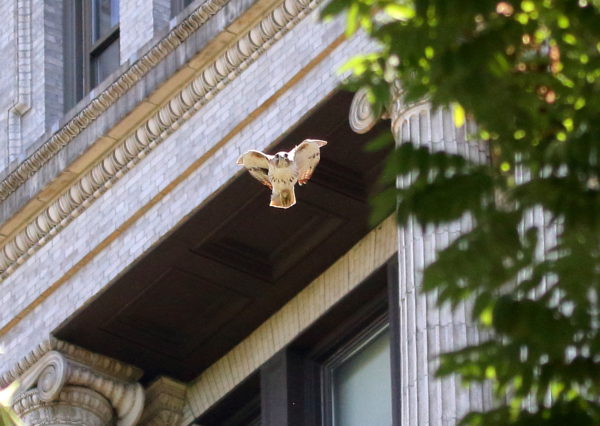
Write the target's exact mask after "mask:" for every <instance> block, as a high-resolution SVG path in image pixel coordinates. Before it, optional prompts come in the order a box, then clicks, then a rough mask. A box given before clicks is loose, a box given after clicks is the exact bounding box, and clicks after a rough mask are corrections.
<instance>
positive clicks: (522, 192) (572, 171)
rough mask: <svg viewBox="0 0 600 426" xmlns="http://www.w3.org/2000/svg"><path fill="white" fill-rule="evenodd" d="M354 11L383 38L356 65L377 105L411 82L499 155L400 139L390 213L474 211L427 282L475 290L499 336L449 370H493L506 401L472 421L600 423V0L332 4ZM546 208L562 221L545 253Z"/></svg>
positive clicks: (462, 293) (487, 373)
mask: <svg viewBox="0 0 600 426" xmlns="http://www.w3.org/2000/svg"><path fill="white" fill-rule="evenodd" d="M341 12H347V33H348V34H349V35H350V34H352V33H354V32H355V31H357V30H358V29H362V30H363V31H365V32H366V33H367V34H368V35H369V36H370V37H372V38H374V39H375V40H377V41H378V42H379V43H380V50H378V51H377V52H374V53H368V54H366V55H362V56H358V57H355V58H353V59H352V60H351V61H350V62H349V63H348V65H347V67H348V68H350V69H352V71H353V78H352V84H353V85H354V86H355V87H360V86H366V87H368V88H369V90H370V95H371V100H372V102H373V104H374V106H375V107H376V108H381V107H383V106H385V105H387V104H388V102H389V97H390V95H389V94H390V85H392V84H393V83H394V82H395V81H401V84H402V88H403V90H404V95H403V96H404V97H405V99H406V101H407V102H411V101H416V100H419V99H422V98H427V99H429V100H430V101H431V102H432V104H433V105H434V106H435V107H439V106H452V108H453V111H454V118H455V124H456V125H458V126H460V125H462V124H463V122H464V120H465V117H469V118H472V119H473V120H474V121H475V122H476V123H477V124H478V129H479V130H478V132H479V134H478V135H477V136H478V137H479V139H480V140H481V141H482V142H481V143H485V144H487V145H488V147H489V152H490V156H491V160H490V162H489V163H488V164H474V163H471V162H469V161H467V160H465V159H464V158H461V157H460V156H456V155H450V154H444V153H432V152H430V151H428V150H427V149H425V148H418V147H415V146H414V145H412V144H410V143H408V144H403V145H401V146H399V147H397V148H396V150H395V151H394V152H393V153H392V154H391V155H390V158H389V164H388V167H387V169H386V173H384V180H385V181H387V183H388V184H389V185H391V189H388V190H385V191H383V192H382V193H381V194H380V196H379V197H378V199H377V200H376V209H375V214H376V215H377V214H379V215H381V214H383V213H382V212H385V211H386V208H389V207H390V206H393V205H394V204H396V203H397V204H396V205H397V213H398V220H399V222H400V223H401V224H405V223H406V221H407V219H408V218H409V217H414V218H416V220H417V221H418V222H419V223H421V224H422V225H423V226H426V225H427V226H435V225H438V224H442V223H449V222H452V221H454V220H457V219H458V218H460V217H462V216H463V215H465V214H468V215H470V216H471V217H472V218H473V221H474V226H473V228H472V230H471V231H470V232H468V233H466V234H465V235H463V236H461V237H460V238H458V239H457V240H456V241H454V242H453V243H452V244H451V245H450V246H449V247H448V248H446V249H445V250H443V251H441V252H440V253H438V258H437V261H435V262H434V263H433V264H431V265H430V266H428V267H427V268H426V270H425V271H424V278H423V280H424V282H423V290H424V291H428V292H431V291H433V290H436V291H437V293H438V294H439V300H438V302H439V304H443V303H450V304H452V305H454V306H456V304H457V303H459V302H461V301H463V300H465V299H469V300H470V301H471V302H472V303H473V306H474V309H473V314H472V315H473V320H474V321H475V322H476V323H477V324H478V325H479V326H480V327H481V328H483V329H486V330H488V331H489V332H490V335H491V336H493V337H492V338H490V339H489V340H488V341H486V342H484V343H482V344H479V345H477V346H471V347H468V348H466V349H464V350H460V351H458V352H455V353H451V354H446V355H444V356H442V358H441V367H440V369H439V371H438V374H440V375H447V374H452V373H458V374H460V375H461V376H462V379H463V380H464V381H466V382H478V381H484V380H491V381H492V382H493V384H494V390H495V393H496V395H497V396H499V397H500V398H499V405H498V406H497V407H496V408H494V409H492V410H491V411H488V412H485V413H470V414H469V415H467V416H466V417H465V418H464V419H463V420H462V422H463V424H473V425H475V424H477V425H505V424H513V425H517V424H518V425H536V424H556V425H565V424H590V425H591V424H600V314H599V311H600V305H599V304H600V183H599V181H600V176H599V175H600V0H579V1H577V0H523V1H497V0H495V1H490V0H413V1H410V0H333V1H331V2H330V3H329V4H328V5H327V6H326V8H325V9H324V10H323V12H322V13H323V17H324V18H326V19H327V18H330V17H332V16H334V15H337V14H339V13H341ZM519 170H521V171H524V172H526V173H525V174H524V175H525V178H522V179H520V178H519V176H518V173H515V171H519ZM409 174H412V175H413V176H414V179H413V181H412V184H411V185H410V186H408V187H405V188H401V189H398V188H396V187H395V179H396V176H404V175H409ZM431 206H436V208H431ZM532 209H540V210H542V209H543V211H544V213H545V216H546V219H547V220H546V223H547V224H548V225H549V226H550V227H551V228H552V227H554V229H555V231H556V242H555V244H553V245H552V247H549V248H547V249H546V252H545V253H544V254H543V255H540V253H539V251H540V248H541V247H542V245H541V244H540V239H541V237H542V235H541V232H542V229H541V228H540V226H536V225H535V224H531V222H527V220H526V217H527V215H529V214H530V213H531V211H532ZM528 223H529V224H528ZM538 225H539V224H538ZM524 401H529V403H528V404H527V405H526V404H524V403H523V402H524ZM526 407H527V408H526Z"/></svg>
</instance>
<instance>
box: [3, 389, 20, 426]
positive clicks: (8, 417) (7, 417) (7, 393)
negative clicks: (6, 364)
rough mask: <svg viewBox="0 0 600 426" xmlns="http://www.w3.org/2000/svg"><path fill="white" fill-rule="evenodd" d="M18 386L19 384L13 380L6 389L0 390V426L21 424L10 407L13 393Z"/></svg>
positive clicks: (18, 425)
mask: <svg viewBox="0 0 600 426" xmlns="http://www.w3.org/2000/svg"><path fill="white" fill-rule="evenodd" d="M18 386H19V384H18V383H17V382H14V383H13V384H12V385H10V386H9V387H7V388H6V389H2V390H0V426H21V425H22V424H23V422H22V421H21V420H20V419H19V418H18V417H17V415H16V414H15V413H14V412H13V410H12V409H11V407H10V405H11V402H12V397H13V394H14V392H15V391H16V390H17V388H18Z"/></svg>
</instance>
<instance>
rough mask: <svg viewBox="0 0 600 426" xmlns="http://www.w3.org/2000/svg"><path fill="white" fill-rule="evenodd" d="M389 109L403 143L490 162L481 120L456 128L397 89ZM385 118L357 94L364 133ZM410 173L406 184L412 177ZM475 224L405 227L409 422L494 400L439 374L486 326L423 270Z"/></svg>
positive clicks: (448, 420)
mask: <svg viewBox="0 0 600 426" xmlns="http://www.w3.org/2000/svg"><path fill="white" fill-rule="evenodd" d="M394 98H395V99H394V101H393V103H392V105H390V107H389V108H388V110H389V111H388V112H387V113H388V114H389V116H390V118H391V120H392V123H391V126H392V132H393V134H394V138H395V140H396V143H398V144H400V143H403V142H407V141H411V142H412V143H415V144H417V145H419V146H428V147H430V148H431V149H432V150H434V151H445V152H449V153H454V154H460V155H463V156H465V157H466V158H469V159H471V160H473V161H477V162H483V161H487V153H486V151H485V147H484V146H483V145H481V144H479V143H477V141H473V140H469V138H468V134H469V133H472V131H473V130H474V126H473V124H472V123H468V124H467V125H466V126H463V127H461V128H456V127H455V126H454V120H453V117H452V112H451V111H450V110H448V109H438V110H433V109H432V108H431V105H430V104H429V103H428V102H425V101H423V102H419V103H416V104H412V105H406V104H405V103H404V102H403V101H402V98H401V96H400V90H396V93H395V96H394ZM378 119H379V117H378V114H375V113H374V112H373V111H372V110H371V108H370V107H369V105H368V101H367V99H366V96H365V92H364V91H359V92H358V93H357V95H356V96H355V99H354V102H353V105H352V108H351V113H350V124H351V127H352V128H353V130H354V131H356V132H358V133H364V132H366V131H368V130H369V129H370V128H371V127H373V125H374V124H375V123H376V121H377V120H378ZM409 179H410V178H404V179H402V180H399V182H398V185H400V186H402V185H407V184H409V183H410V182H409ZM470 227H471V221H470V219H469V218H468V217H465V218H463V219H461V220H460V221H457V222H455V223H452V224H449V225H446V226H440V227H437V228H435V229H434V228H433V227H431V228H428V229H423V228H422V227H420V226H419V225H418V224H417V223H416V221H414V220H410V221H409V222H408V224H407V225H406V226H403V227H400V228H399V230H398V271H399V277H398V282H399V300H398V301H397V302H398V303H399V305H400V309H399V312H400V351H399V352H400V358H401V369H400V375H401V379H400V382H401V385H400V386H401V396H400V399H401V401H400V406H401V425H402V426H420V425H436V426H437V425H454V424H456V423H457V421H458V420H459V419H460V418H461V417H462V416H463V415H464V414H465V413H467V412H468V411H471V410H483V409H486V408H489V407H490V405H491V393H490V392H489V389H488V388H487V387H483V386H475V385H473V386H471V387H470V388H465V387H463V386H462V385H461V383H460V379H459V378H457V377H449V378H445V379H443V380H440V379H437V378H436V377H435V371H436V369H437V367H438V365H439V363H438V361H437V359H436V356H437V355H438V354H440V353H444V352H449V351H453V350H456V349H460V348H462V347H464V346H466V345H468V344H475V343H477V342H478V341H479V339H480V332H479V331H478V329H477V328H476V327H475V326H474V325H473V324H472V323H470V316H469V315H470V309H469V306H468V305H466V304H465V305H460V306H459V307H458V308H457V309H455V310H454V311H451V310H450V309H449V308H447V307H446V308H439V307H437V306H436V303H435V302H436V295H435V294H427V295H425V294H422V293H421V292H420V288H419V287H420V285H421V282H422V271H423V269H424V267H425V266H427V265H428V264H430V263H431V262H432V261H433V260H434V259H435V253H436V252H437V251H438V250H441V249H443V248H445V247H447V245H448V244H449V243H450V242H451V241H452V240H454V239H455V238H456V237H458V236H459V235H460V234H462V233H463V232H465V231H468V230H469V229H470Z"/></svg>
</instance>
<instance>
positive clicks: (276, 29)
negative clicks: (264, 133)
mask: <svg viewBox="0 0 600 426" xmlns="http://www.w3.org/2000/svg"><path fill="white" fill-rule="evenodd" d="M317 5H318V2H317V1H310V0H285V1H284V2H283V3H282V4H280V5H279V6H277V7H275V8H274V9H273V10H272V11H271V12H270V13H269V14H267V16H266V17H264V18H263V19H262V20H261V21H260V22H259V23H258V24H257V25H255V26H253V27H252V28H251V29H250V30H249V31H247V32H245V34H244V35H243V36H242V37H241V38H239V39H238V40H237V41H235V42H234V43H233V44H232V45H231V46H230V47H228V48H227V49H226V50H225V52H224V53H222V54H221V55H219V56H218V57H217V58H216V60H214V61H212V62H211V63H210V64H209V65H207V66H206V67H205V68H203V70H202V72H200V73H199V75H198V76H197V77H195V78H194V79H193V80H192V81H191V83H189V84H187V85H186V86H185V87H183V89H181V90H179V91H178V92H177V93H176V95H175V96H173V97H171V99H170V100H169V101H168V102H166V103H165V104H164V105H163V106H162V107H160V108H159V109H158V111H157V112H155V113H154V114H153V115H152V116H151V117H150V118H149V119H148V120H145V121H144V122H143V124H142V125H141V126H139V127H138V128H137V129H136V130H135V131H134V132H133V133H132V134H130V135H129V136H128V137H126V138H125V139H124V140H123V141H122V142H120V143H118V144H117V146H116V147H115V148H114V149H111V150H110V151H109V152H108V154H106V155H105V156H104V157H103V158H102V159H101V160H100V161H99V162H98V163H96V164H95V165H93V166H92V167H91V168H90V169H89V170H87V171H86V172H84V173H83V175H82V176H81V177H80V178H79V179H77V180H76V181H75V183H74V184H72V185H70V187H68V188H67V189H66V190H65V191H63V192H62V193H61V194H60V195H59V196H57V197H56V198H55V199H54V200H53V201H51V202H50V203H49V205H47V206H46V207H44V208H43V210H42V211H41V212H39V213H38V214H36V215H35V216H34V217H32V218H31V219H30V220H29V221H28V222H27V223H25V224H24V225H23V226H22V227H21V228H20V230H19V231H17V232H15V233H13V234H12V235H11V236H9V237H7V239H6V240H5V242H4V244H3V246H2V248H1V249H0V278H2V279H4V278H6V277H7V276H8V275H9V274H11V273H12V272H14V270H15V269H16V268H17V267H18V266H19V265H20V264H22V263H23V262H25V260H26V259H27V258H28V257H29V256H31V255H32V254H33V253H35V251H37V250H38V249H39V248H40V247H41V246H42V245H44V244H45V243H46V242H47V241H48V240H49V239H51V238H52V237H53V236H54V235H56V233H57V232H59V231H60V230H61V229H62V228H64V227H65V226H66V225H68V224H69V223H70V222H71V221H72V220H73V219H74V218H76V217H77V216H79V215H80V214H81V213H82V212H83V211H84V210H85V209H87V207H89V206H90V205H91V203H92V202H93V201H94V200H96V199H97V198H99V197H100V196H101V195H102V194H103V193H104V192H105V191H106V190H107V189H108V188H110V187H111V186H112V185H113V184H114V183H115V182H116V181H117V180H118V179H120V178H121V177H122V176H123V175H124V174H125V173H127V171H128V170H130V169H131V168H133V167H135V165H136V164H137V163H138V162H139V161H140V160H141V159H143V158H144V157H145V156H146V155H148V153H149V152H150V151H152V150H153V149H154V148H156V146H157V145H158V144H159V143H161V142H162V141H163V140H165V139H166V138H167V137H168V136H169V135H170V134H171V133H172V132H174V131H175V130H176V129H178V128H179V127H180V126H181V124H182V123H183V122H185V121H187V120H188V119H189V118H190V117H191V116H192V115H193V114H195V112H196V111H198V110H199V109H200V108H202V106H203V105H204V104H206V103H207V102H208V101H210V100H211V99H212V98H213V97H214V96H216V94H217V93H218V92H220V91H221V90H222V89H223V88H224V87H225V86H226V85H227V84H228V83H229V82H231V81H232V80H233V79H235V78H236V77H237V75H239V74H240V73H241V72H242V71H243V70H244V69H246V68H247V67H248V66H249V65H250V64H251V63H252V62H254V61H255V60H256V59H257V58H258V57H259V56H260V55H261V54H262V53H263V52H264V51H265V50H266V49H268V48H269V47H270V46H271V45H272V44H273V43H274V42H275V41H277V40H278V39H279V38H281V37H282V36H283V34H285V33H286V32H287V31H288V30H290V29H291V28H293V27H294V26H295V25H296V24H297V23H298V22H299V21H300V20H301V19H303V18H304V17H305V16H306V15H307V13H308V12H309V11H311V10H313V9H314V8H316V7H317Z"/></svg>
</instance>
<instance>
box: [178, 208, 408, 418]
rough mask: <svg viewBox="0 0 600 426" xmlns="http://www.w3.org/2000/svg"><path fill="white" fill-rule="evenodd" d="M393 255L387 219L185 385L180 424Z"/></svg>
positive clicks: (393, 230)
mask: <svg viewBox="0 0 600 426" xmlns="http://www.w3.org/2000/svg"><path fill="white" fill-rule="evenodd" d="M397 249H398V233H397V225H396V221H395V218H394V217H389V218H388V219H386V220H385V221H384V222H383V223H382V224H380V225H379V226H378V227H377V228H376V229H374V230H372V231H371V232H370V233H369V234H367V236H365V237H364V238H363V239H362V240H360V241H359V242H358V243H357V244H356V245H355V246H354V247H353V248H352V249H351V250H350V251H348V252H347V253H346V254H345V255H344V256H342V257H341V258H340V259H339V260H338V261H337V262H336V263H334V264H333V265H332V266H331V267H330V268H329V269H327V270H326V271H325V272H324V273H323V274H321V275H320V276H319V277H318V278H317V279H315V280H314V281H313V282H312V283H310V284H309V285H308V287H306V288H305V289H304V290H302V291H301V292H300V293H298V294H297V295H296V296H295V297H294V298H293V299H292V300H290V301H289V302H288V303H286V304H285V305H284V306H283V307H282V308H281V309H280V310H279V311H277V312H276V313H275V314H273V315H272V316H271V317H270V318H269V319H268V320H267V321H265V322H264V323H263V324H262V325H261V326H260V327H259V328H258V329H256V330H255V331H254V332H253V333H252V334H251V335H250V336H248V337H247V338H246V339H244V340H243V341H242V342H241V343H239V344H238V345H237V346H236V347H235V348H233V349H232V350H231V351H229V352H228V353H227V354H226V355H225V356H224V357H222V358H221V359H220V360H218V361H217V362H215V363H214V364H213V365H212V366H210V367H209V368H208V369H207V370H205V371H204V372H203V373H202V374H201V375H200V376H199V377H198V378H197V379H196V380H195V381H194V383H192V384H191V385H190V387H189V388H188V392H187V403H186V408H185V409H184V413H185V414H184V415H185V416H186V418H184V419H183V421H182V422H181V424H189V423H190V422H192V421H193V420H194V418H196V417H198V416H199V415H201V414H202V413H203V412H204V411H206V410H207V409H208V408H210V407H211V406H212V405H213V404H214V403H215V402H217V401H218V400H219V399H220V398H222V397H223V396H225V394H227V393H228V392H229V391H231V390H232V389H233V388H234V387H235V386H236V385H237V384H239V383H241V382H242V381H243V380H244V379H245V378H246V377H248V376H249V375H250V374H251V373H252V372H254V371H255V370H256V369H257V368H259V367H260V366H261V365H262V364H263V363H264V362H266V361H267V360H268V359H269V358H270V357H272V356H273V355H274V354H275V353H277V352H278V351H279V350H281V349H282V348H283V347H284V346H285V345H287V344H288V343H290V342H291V341H292V340H293V339H294V338H295V337H297V336H298V335H299V334H300V333H301V332H302V331H303V330H305V329H306V328H308V327H309V326H310V325H311V324H312V323H314V322H315V321H316V320H317V319H318V318H319V317H320V316H321V315H323V314H324V313H325V312H326V311H327V310H328V309H329V308H331V306H333V305H334V304H335V303H336V302H337V301H339V300H340V299H341V298H342V297H344V296H345V295H347V294H348V293H350V292H351V291H352V290H353V289H354V288H355V287H356V286H357V285H359V284H360V283H361V282H363V281H364V280H365V278H367V277H368V276H369V275H370V274H371V273H372V272H374V271H375V270H376V269H377V268H379V267H381V266H382V265H384V264H385V262H387V261H388V259H390V257H392V256H393V255H394V253H396V251H397Z"/></svg>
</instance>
